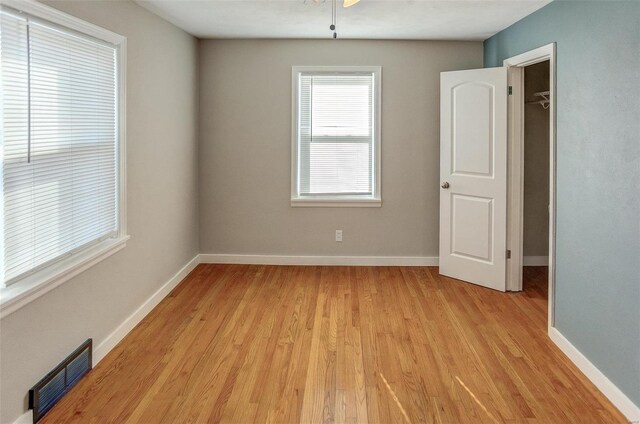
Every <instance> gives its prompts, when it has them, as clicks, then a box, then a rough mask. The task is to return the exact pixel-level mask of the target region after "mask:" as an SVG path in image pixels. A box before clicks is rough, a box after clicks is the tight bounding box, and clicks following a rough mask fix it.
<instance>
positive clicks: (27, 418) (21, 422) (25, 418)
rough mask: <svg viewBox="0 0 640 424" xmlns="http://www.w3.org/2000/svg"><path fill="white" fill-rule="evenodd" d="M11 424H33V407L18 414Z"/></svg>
mask: <svg viewBox="0 0 640 424" xmlns="http://www.w3.org/2000/svg"><path fill="white" fill-rule="evenodd" d="M13 424H33V409H29V410H28V411H27V412H25V413H24V414H22V415H20V416H19V417H18V419H17V420H15V421H14V422H13Z"/></svg>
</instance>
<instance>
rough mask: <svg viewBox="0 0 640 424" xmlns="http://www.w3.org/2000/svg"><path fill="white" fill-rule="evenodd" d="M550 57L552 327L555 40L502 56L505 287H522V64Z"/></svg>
mask: <svg viewBox="0 0 640 424" xmlns="http://www.w3.org/2000/svg"><path fill="white" fill-rule="evenodd" d="M546 60H548V61H549V91H550V96H549V97H550V102H549V308H548V309H549V319H548V328H549V329H551V328H552V327H554V322H555V321H554V304H555V262H556V261H555V251H556V249H555V248H556V43H550V44H547V45H544V46H542V47H538V48H537V49H534V50H530V51H528V52H525V53H522V54H519V55H517V56H513V57H510V58H508V59H505V60H504V62H503V65H504V66H505V67H507V69H508V78H509V85H510V86H511V87H513V88H512V95H511V96H509V104H508V108H509V130H508V131H509V140H508V152H507V155H508V182H507V195H508V199H507V248H508V249H509V250H511V259H510V260H508V261H507V290H510V291H520V290H522V264H523V249H522V243H523V221H524V219H523V213H524V195H523V194H524V67H525V66H529V65H533V64H535V63H539V62H544V61H546Z"/></svg>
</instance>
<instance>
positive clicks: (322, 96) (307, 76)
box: [296, 72, 377, 198]
mask: <svg viewBox="0 0 640 424" xmlns="http://www.w3.org/2000/svg"><path fill="white" fill-rule="evenodd" d="M298 78H299V80H298V91H297V94H298V99H297V103H298V111H297V112H298V113H297V119H298V122H297V125H296V128H297V156H298V157H297V161H298V163H297V171H298V181H297V193H296V194H297V196H298V197H314V196H321V197H335V198H340V197H358V196H360V197H372V196H373V195H374V185H375V172H376V166H375V160H374V153H377V152H374V149H375V143H374V137H375V134H376V131H375V126H376V122H375V118H376V115H375V107H374V103H375V98H376V96H375V84H376V78H375V73H374V72H301V73H300V74H299V76H298Z"/></svg>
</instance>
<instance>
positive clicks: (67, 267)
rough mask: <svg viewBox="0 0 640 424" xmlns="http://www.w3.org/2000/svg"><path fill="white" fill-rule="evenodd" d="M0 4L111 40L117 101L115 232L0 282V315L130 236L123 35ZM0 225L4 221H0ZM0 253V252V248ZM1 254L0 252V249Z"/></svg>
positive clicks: (21, 0)
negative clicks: (21, 274) (65, 255)
mask: <svg viewBox="0 0 640 424" xmlns="http://www.w3.org/2000/svg"><path fill="white" fill-rule="evenodd" d="M2 5H3V6H6V7H9V8H11V9H14V10H15V11H17V12H21V13H25V14H29V15H31V16H33V17H35V18H37V19H42V20H44V21H47V22H48V23H51V24H53V25H55V26H59V27H61V28H62V29H64V30H66V31H72V32H77V33H79V34H80V35H85V36H89V37H93V38H96V39H98V40H102V41H105V42H107V43H110V44H113V45H115V47H116V79H117V91H116V95H117V101H116V109H117V113H116V122H117V126H118V128H117V141H116V150H117V153H118V156H117V159H116V166H117V170H116V173H117V178H118V198H117V202H118V205H117V214H118V216H117V221H118V230H117V235H116V236H115V237H112V238H108V239H106V240H102V241H99V242H96V243H92V244H90V245H88V246H86V247H84V248H82V249H79V250H77V251H74V252H72V253H70V254H69V255H68V256H67V257H65V258H61V259H59V260H57V261H55V262H53V263H51V264H49V265H47V266H45V267H43V268H42V269H39V270H35V271H34V272H33V273H30V274H27V275H25V276H24V277H23V278H21V279H19V280H18V281H15V282H13V283H12V284H10V285H8V286H5V285H4V281H2V282H0V318H4V317H5V316H7V315H9V314H11V313H13V312H15V311H16V310H18V309H20V308H21V307H23V306H25V305H26V304H28V303H30V302H32V301H33V300H35V299H37V298H38V297H40V296H42V295H44V294H45V293H47V292H49V291H50V290H53V289H54V288H55V287H58V286H59V285H60V284H62V283H64V282H66V281H68V280H70V279H71V278H73V277H74V276H76V275H78V274H79V273H81V272H83V271H85V270H86V269H88V268H89V267H91V266H93V265H95V264H97V263H99V262H101V261H102V260H104V259H106V258H108V257H109V256H111V255H113V254H115V253H116V252H118V251H120V250H121V249H123V248H124V247H125V246H126V243H127V240H129V238H130V236H129V235H128V232H127V214H126V211H127V203H126V201H127V190H126V189H127V184H126V182H127V174H126V169H127V167H126V163H127V162H126V69H127V63H126V57H127V55H126V50H127V48H126V47H127V39H126V37H124V36H122V35H119V34H116V33H114V32H112V31H109V30H106V29H104V28H101V27H99V26H97V25H94V24H91V23H89V22H85V21H83V20H81V19H79V18H76V17H75V16H71V15H68V14H66V13H64V12H61V11H59V10H57V9H55V8H53V7H50V6H46V5H44V4H42V3H39V2H36V1H33V0H2ZM2 225H4V223H2ZM0 253H1V252H0ZM2 254H4V253H2Z"/></svg>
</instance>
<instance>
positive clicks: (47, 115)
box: [0, 9, 118, 284]
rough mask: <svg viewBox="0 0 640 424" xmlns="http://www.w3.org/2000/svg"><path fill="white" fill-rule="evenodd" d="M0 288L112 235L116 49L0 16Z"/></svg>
mask: <svg viewBox="0 0 640 424" xmlns="http://www.w3.org/2000/svg"><path fill="white" fill-rule="evenodd" d="M0 49H1V50H0V60H1V64H0V72H1V75H0V85H1V92H2V99H1V100H2V102H1V109H2V110H1V116H2V162H1V163H2V200H3V205H2V214H3V220H2V222H3V227H2V233H3V234H2V242H3V252H2V253H3V255H2V274H3V281H4V282H5V284H10V283H11V282H14V281H16V280H17V279H20V278H21V277H22V276H24V275H26V274H28V273H31V272H34V271H36V270H38V269H41V268H42V267H44V266H45V265H47V264H49V263H51V262H53V261H56V260H59V259H61V258H64V257H67V256H68V255H73V254H74V253H76V252H78V251H80V250H82V249H83V248H84V247H87V246H89V245H91V244H93V243H96V242H98V241H100V240H103V239H106V238H109V237H114V236H116V235H117V230H118V200H117V199H118V142H117V141H118V119H117V99H116V97H117V69H116V66H117V60H116V57H117V56H116V51H117V50H116V47H115V46H114V45H110V44H108V43H106V42H102V41H99V40H97V39H93V38H91V37H88V36H84V35H81V34H79V33H76V32H73V31H71V30H65V29H63V28H61V27H58V26H55V25H53V24H49V23H47V22H45V21H41V20H38V19H36V18H32V17H29V16H28V15H25V14H18V13H15V12H13V11H11V10H10V9H2V12H1V13H0Z"/></svg>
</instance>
